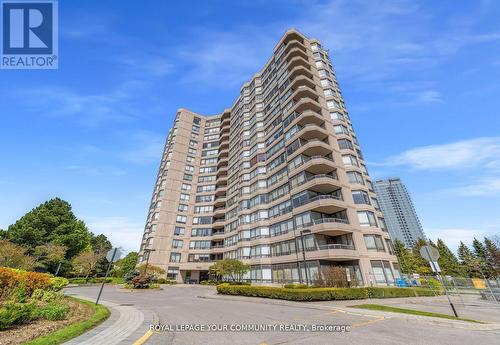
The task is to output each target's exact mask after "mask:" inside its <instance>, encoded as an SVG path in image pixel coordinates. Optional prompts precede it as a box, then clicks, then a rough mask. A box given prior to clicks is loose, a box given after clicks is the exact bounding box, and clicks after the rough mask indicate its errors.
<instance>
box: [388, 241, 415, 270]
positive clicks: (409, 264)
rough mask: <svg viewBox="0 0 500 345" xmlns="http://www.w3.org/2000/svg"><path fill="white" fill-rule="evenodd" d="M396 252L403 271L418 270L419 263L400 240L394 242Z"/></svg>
mask: <svg viewBox="0 0 500 345" xmlns="http://www.w3.org/2000/svg"><path fill="white" fill-rule="evenodd" d="M393 247H394V253H395V254H396V256H397V258H398V261H399V267H400V269H401V272H402V273H405V274H412V273H415V272H417V265H416V262H415V259H414V257H413V255H412V253H411V252H410V251H409V250H408V248H406V247H405V245H404V243H403V242H401V241H400V240H397V239H396V240H395V241H394V243H393Z"/></svg>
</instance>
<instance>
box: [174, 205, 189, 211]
mask: <svg viewBox="0 0 500 345" xmlns="http://www.w3.org/2000/svg"><path fill="white" fill-rule="evenodd" d="M177 210H178V211H180V212H187V210H188V205H186V204H179V207H178V208H177Z"/></svg>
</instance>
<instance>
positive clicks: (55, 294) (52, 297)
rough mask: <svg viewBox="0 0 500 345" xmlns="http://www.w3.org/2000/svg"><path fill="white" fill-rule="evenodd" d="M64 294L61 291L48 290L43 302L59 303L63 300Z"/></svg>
mask: <svg viewBox="0 0 500 345" xmlns="http://www.w3.org/2000/svg"><path fill="white" fill-rule="evenodd" d="M63 296H64V295H63V293H62V292H60V291H52V290H48V291H45V292H44V294H43V296H42V301H43V302H54V301H59V300H60V299H62V298H63Z"/></svg>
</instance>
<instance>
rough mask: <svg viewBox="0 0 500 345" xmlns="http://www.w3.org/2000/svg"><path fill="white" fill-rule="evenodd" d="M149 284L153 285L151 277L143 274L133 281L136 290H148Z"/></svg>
mask: <svg viewBox="0 0 500 345" xmlns="http://www.w3.org/2000/svg"><path fill="white" fill-rule="evenodd" d="M149 284H151V277H150V276H146V275H143V274H141V275H139V276H137V277H135V278H134V279H132V285H133V286H134V289H147V288H148V287H149Z"/></svg>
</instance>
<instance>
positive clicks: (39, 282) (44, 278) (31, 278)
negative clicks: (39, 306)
mask: <svg viewBox="0 0 500 345" xmlns="http://www.w3.org/2000/svg"><path fill="white" fill-rule="evenodd" d="M49 278H50V276H49V275H48V274H45V273H38V272H25V273H24V274H22V275H21V279H20V281H21V284H23V286H24V287H25V289H26V294H27V295H28V296H31V294H32V293H33V291H35V289H43V290H45V289H47V288H48V287H49V285H50V280H49Z"/></svg>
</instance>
